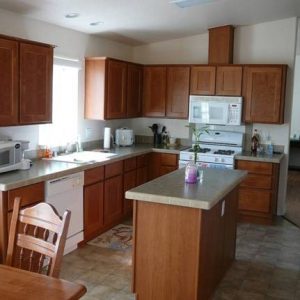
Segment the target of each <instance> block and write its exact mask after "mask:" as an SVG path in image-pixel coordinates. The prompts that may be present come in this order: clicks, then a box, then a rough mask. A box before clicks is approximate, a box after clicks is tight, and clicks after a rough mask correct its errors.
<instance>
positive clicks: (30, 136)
mask: <svg viewBox="0 0 300 300" xmlns="http://www.w3.org/2000/svg"><path fill="white" fill-rule="evenodd" d="M0 33H1V34H5V35H10V36H16V37H20V38H25V39H29V40H35V41H39V42H44V43H49V44H53V45H56V48H55V51H54V53H55V55H59V56H65V57H69V58H75V59H79V60H80V61H81V64H82V70H81V71H80V79H79V109H78V113H79V118H78V128H79V134H80V135H81V136H82V140H83V141H86V140H95V139H99V138H101V137H102V136H103V127H104V124H105V122H101V121H90V120H84V117H83V110H84V69H83V68H84V63H83V62H84V57H85V56H109V57H115V58H120V59H125V60H131V58H132V50H133V49H132V47H130V46H127V45H123V44H120V43H116V42H112V41H109V40H105V39H101V38H99V37H95V36H90V35H87V34H83V33H80V32H77V31H74V30H69V29H65V28H62V27H59V26H55V25H51V24H49V23H45V22H41V21H36V20H32V19H29V18H25V17H22V16H20V15H18V14H14V13H11V12H8V11H4V10H0ZM123 123H124V122H123V121H122V120H120V121H113V122H109V123H108V124H107V125H108V126H112V127H114V128H115V127H116V128H117V127H119V126H120V124H123ZM86 128H90V129H91V130H90V133H91V136H90V137H89V138H86V135H85V133H86ZM3 135H4V136H9V137H11V138H13V139H19V138H22V139H26V140H29V141H30V146H29V147H30V149H35V148H36V145H37V144H38V126H36V125H35V126H16V127H2V128H0V137H1V136H3Z"/></svg>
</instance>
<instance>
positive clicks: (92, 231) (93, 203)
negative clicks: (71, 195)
mask: <svg viewBox="0 0 300 300" xmlns="http://www.w3.org/2000/svg"><path fill="white" fill-rule="evenodd" d="M103 190H104V188H103V181H101V182H97V183H93V184H91V185H88V186H85V187H84V240H86V241H88V240H90V239H92V238H94V237H96V236H97V235H98V234H99V233H100V231H101V229H102V227H103V225H104V213H103Z"/></svg>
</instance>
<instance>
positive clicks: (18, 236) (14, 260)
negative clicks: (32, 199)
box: [6, 198, 71, 277]
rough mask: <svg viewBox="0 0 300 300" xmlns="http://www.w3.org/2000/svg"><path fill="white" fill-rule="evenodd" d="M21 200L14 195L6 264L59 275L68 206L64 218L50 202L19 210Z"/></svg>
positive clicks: (67, 221) (64, 241)
mask: <svg viewBox="0 0 300 300" xmlns="http://www.w3.org/2000/svg"><path fill="white" fill-rule="evenodd" d="M20 202H21V199H20V198H15V201H14V208H13V214H12V219H11V226H10V231H9V239H8V248H7V256H6V264H7V265H9V266H13V267H17V268H20V269H25V270H28V271H31V272H36V273H44V274H46V275H48V276H52V277H58V276H59V272H60V267H61V262H62V257H63V252H64V247H65V243H66V239H67V232H68V228H69V223H70V217H71V212H70V211H68V210H66V211H65V212H64V215H63V217H62V218H61V217H60V216H59V215H58V213H57V212H56V210H55V208H54V207H53V206H52V205H50V204H48V203H39V204H37V205H35V206H32V207H29V208H25V209H22V210H20Z"/></svg>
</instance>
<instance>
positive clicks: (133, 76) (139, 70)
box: [126, 63, 143, 118]
mask: <svg viewBox="0 0 300 300" xmlns="http://www.w3.org/2000/svg"><path fill="white" fill-rule="evenodd" d="M142 84H143V67H142V66H141V65H137V64H132V63H128V65H127V99H126V100H127V111H126V116H127V118H136V117H141V116H142V96H143V95H142V91H143V89H142V87H143V86H142Z"/></svg>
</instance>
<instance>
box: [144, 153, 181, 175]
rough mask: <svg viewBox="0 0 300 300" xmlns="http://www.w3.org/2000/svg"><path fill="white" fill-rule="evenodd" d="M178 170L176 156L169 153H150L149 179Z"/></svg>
mask: <svg viewBox="0 0 300 300" xmlns="http://www.w3.org/2000/svg"><path fill="white" fill-rule="evenodd" d="M177 169H178V155H177V154H169V153H151V158H150V167H149V179H150V180H152V179H155V178H157V177H159V176H162V175H165V174H168V173H170V172H173V171H175V170H177Z"/></svg>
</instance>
